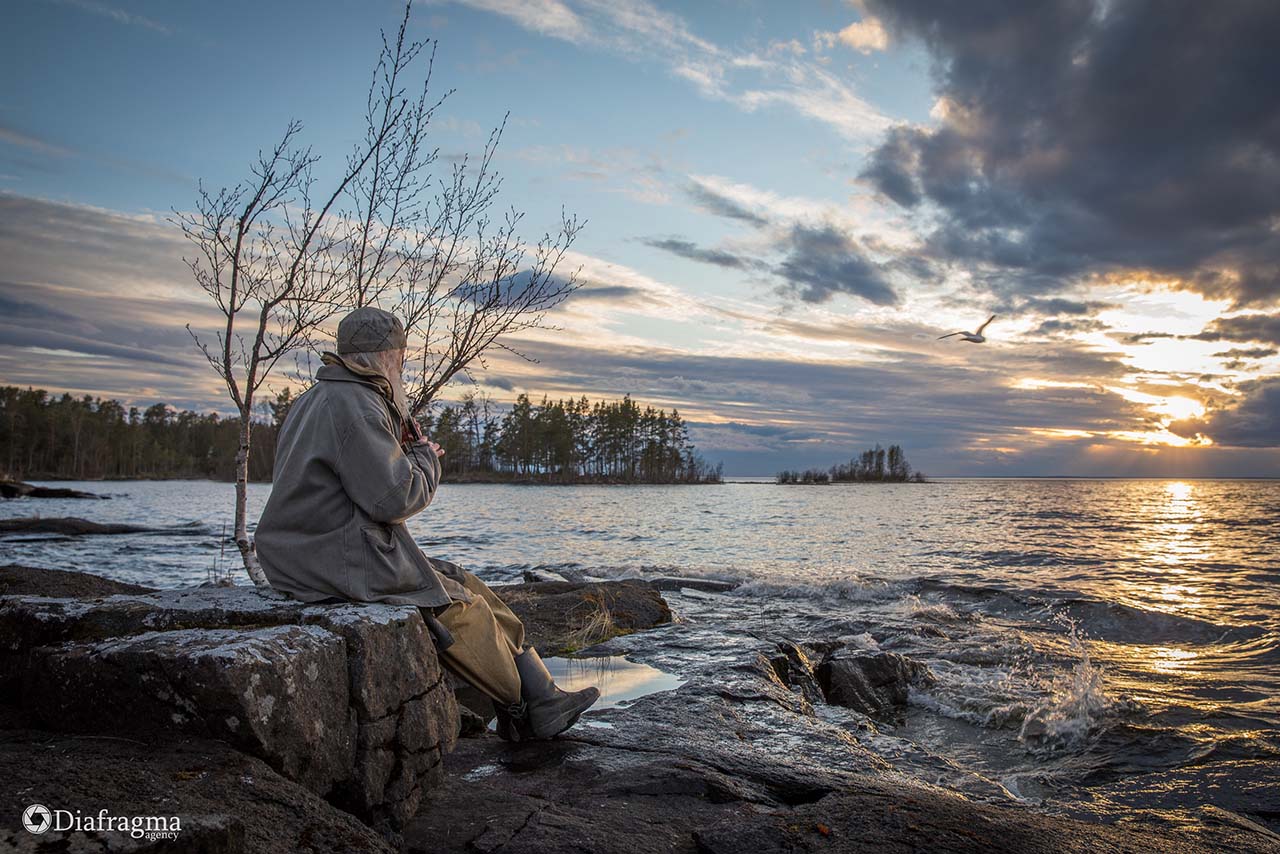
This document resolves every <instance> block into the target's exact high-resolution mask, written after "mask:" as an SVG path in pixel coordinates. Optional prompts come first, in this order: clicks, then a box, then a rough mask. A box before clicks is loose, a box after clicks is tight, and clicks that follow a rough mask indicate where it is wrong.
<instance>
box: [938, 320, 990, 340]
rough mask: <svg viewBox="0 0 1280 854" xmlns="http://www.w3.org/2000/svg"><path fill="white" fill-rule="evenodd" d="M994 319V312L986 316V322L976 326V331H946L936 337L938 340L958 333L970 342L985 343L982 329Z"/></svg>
mask: <svg viewBox="0 0 1280 854" xmlns="http://www.w3.org/2000/svg"><path fill="white" fill-rule="evenodd" d="M995 319H996V316H995V315H994V314H993V315H991V316H990V317H988V318H987V322H986V323H984V324H982V325H981V326H979V327H978V331H977V332H951V333H948V334H946V335H941V336H939V337H938V340H939V341H941V340H942V339H943V338H950V337H951V336H952V335H960V336H962V337H963V338H964V340H966V341H968V342H969V343H970V344H982V343H985V342H986V340H987V339H986V337H985V336H983V334H982V330H984V329H986V328H987V327H988V326H990V325H991V321H993V320H995Z"/></svg>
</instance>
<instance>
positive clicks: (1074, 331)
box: [1036, 317, 1111, 335]
mask: <svg viewBox="0 0 1280 854" xmlns="http://www.w3.org/2000/svg"><path fill="white" fill-rule="evenodd" d="M1110 328H1111V327H1109V326H1107V324H1105V323H1103V322H1102V321H1101V320H1094V319H1093V318H1088V317H1082V318H1072V319H1069V320H1056V319H1055V320H1046V321H1045V322H1043V323H1041V324H1040V325H1039V326H1037V327H1036V333H1037V334H1039V335H1079V334H1080V333H1082V332H1103V331H1105V330H1107V329H1110Z"/></svg>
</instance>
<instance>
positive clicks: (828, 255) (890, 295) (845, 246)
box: [775, 225, 898, 305]
mask: <svg viewBox="0 0 1280 854" xmlns="http://www.w3.org/2000/svg"><path fill="white" fill-rule="evenodd" d="M788 243H789V249H788V252H787V257H786V258H785V259H784V260H783V261H782V263H781V264H779V265H778V266H777V268H776V269H775V272H776V273H777V275H778V276H780V277H781V278H782V279H784V280H785V281H786V283H787V286H788V289H789V290H790V291H791V292H793V293H795V294H796V295H798V296H799V297H800V298H801V299H802V300H804V301H805V302H824V301H826V300H828V299H830V298H831V297H832V296H834V295H835V294H837V293H845V294H849V295H851V296H857V297H862V298H863V299H865V300H867V301H868V302H870V303H872V304H874V305H896V304H897V303H898V294H897V293H896V292H895V291H894V289H893V287H892V286H891V285H890V284H889V283H888V282H887V281H886V280H885V278H884V274H883V272H882V271H881V269H880V267H879V266H878V265H876V264H875V263H873V262H871V261H869V260H868V259H867V258H866V256H865V255H864V254H863V252H862V249H861V247H859V246H858V244H857V243H856V242H855V241H854V239H853V238H852V237H850V236H849V235H848V234H847V233H845V232H844V231H842V230H840V229H838V228H835V227H834V226H829V225H828V226H807V225H797V226H795V227H794V228H792V229H791V231H790V234H789V235H788Z"/></svg>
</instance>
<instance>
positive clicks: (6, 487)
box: [0, 480, 110, 498]
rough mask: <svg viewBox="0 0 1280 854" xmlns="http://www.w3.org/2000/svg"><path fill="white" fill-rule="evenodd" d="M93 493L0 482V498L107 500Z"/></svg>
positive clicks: (16, 482)
mask: <svg viewBox="0 0 1280 854" xmlns="http://www.w3.org/2000/svg"><path fill="white" fill-rule="evenodd" d="M108 497H110V496H106V495H98V494H96V493H93V492H81V491H80V490H78V489H66V488H63V487H56V486H34V485H33V484H30V483H22V482H21V481H16V480H0V498H108Z"/></svg>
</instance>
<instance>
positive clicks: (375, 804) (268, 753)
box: [0, 587, 459, 830]
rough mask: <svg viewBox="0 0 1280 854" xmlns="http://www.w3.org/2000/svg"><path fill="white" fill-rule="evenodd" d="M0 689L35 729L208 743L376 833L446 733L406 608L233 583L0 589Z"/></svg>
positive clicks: (437, 688) (444, 686) (427, 778)
mask: <svg viewBox="0 0 1280 854" xmlns="http://www.w3.org/2000/svg"><path fill="white" fill-rule="evenodd" d="M0 688H3V689H4V691H5V696H6V699H7V700H8V701H9V702H11V703H13V704H15V705H17V706H19V707H20V708H22V709H23V710H24V712H25V713H26V714H27V715H28V716H30V718H31V719H32V720H34V721H35V722H36V723H37V724H38V725H39V726H41V727H42V728H46V729H49V730H55V731H65V732H76V733H102V734H111V735H116V736H124V737H131V738H133V737H136V738H139V739H141V740H148V739H154V738H163V737H178V736H181V737H198V738H205V739H208V738H216V739H220V740H222V741H224V742H226V743H227V744H229V745H232V746H234V747H235V748H237V749H239V750H243V751H244V752H246V753H247V754H249V755H252V756H255V757H258V758H260V759H262V760H264V761H265V762H267V763H268V764H269V765H270V766H271V767H272V768H273V769H274V770H275V771H277V772H278V773H280V774H281V775H283V776H284V777H286V778H288V779H290V780H293V781H295V782H297V783H299V784H301V785H303V786H305V787H307V788H308V789H309V790H310V791H312V792H315V793H316V794H318V795H321V796H323V797H326V798H328V799H329V800H330V801H332V802H333V803H335V804H338V805H340V806H341V807H343V808H344V809H347V810H349V811H350V812H352V813H353V814H355V815H357V816H359V817H360V818H361V819H363V820H365V821H367V822H369V823H371V824H373V825H375V826H378V827H382V828H384V829H388V830H394V829H395V828H397V827H399V826H400V825H401V824H403V822H404V821H406V820H407V819H408V818H409V817H410V816H412V815H413V814H414V812H415V811H416V809H417V807H418V804H419V801H420V799H421V797H422V794H423V792H424V791H425V790H428V789H430V788H431V787H432V786H434V785H435V784H436V783H438V782H439V780H440V779H441V777H442V775H443V769H442V765H441V758H442V756H443V755H444V754H445V753H447V752H448V751H449V750H451V749H452V748H453V745H454V743H455V740H456V738H457V733H458V727H459V717H458V708H457V703H456V701H455V699H454V696H453V692H452V690H451V689H450V687H449V685H448V683H447V682H446V680H445V678H444V673H443V671H442V669H441V667H440V663H439V660H438V659H437V657H436V651H435V646H434V643H433V642H432V639H431V636H430V633H429V632H428V631H427V629H426V626H425V624H424V623H423V620H422V616H421V614H420V613H419V612H418V609H417V608H414V607H412V606H391V605H359V604H341V605H306V604H303V603H300V602H296V601H293V600H290V599H287V598H285V597H283V596H280V595H278V594H273V593H270V592H268V593H267V594H266V595H264V594H262V593H259V592H258V591H256V590H254V589H252V588H246V587H232V588H195V589H186V590H161V591H152V592H144V593H127V594H116V595H110V596H103V597H98V598H93V599H87V598H71V597H51V596H38V595H32V594H24V595H12V596H0Z"/></svg>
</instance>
